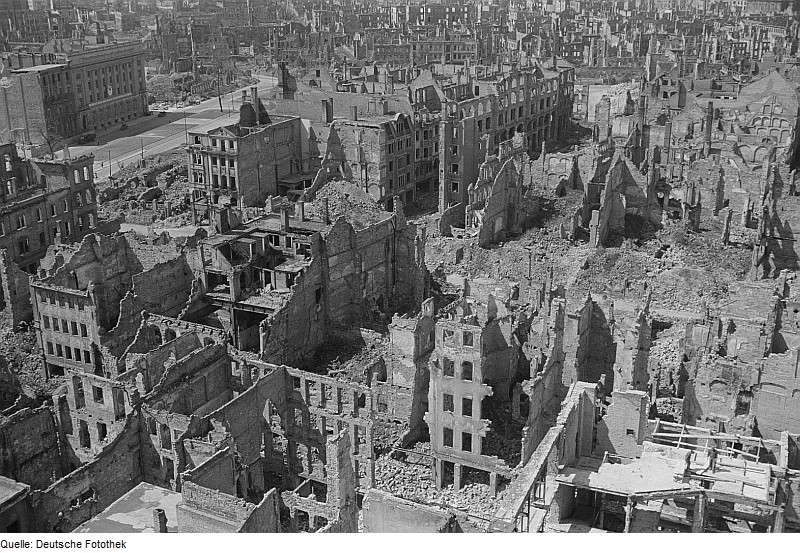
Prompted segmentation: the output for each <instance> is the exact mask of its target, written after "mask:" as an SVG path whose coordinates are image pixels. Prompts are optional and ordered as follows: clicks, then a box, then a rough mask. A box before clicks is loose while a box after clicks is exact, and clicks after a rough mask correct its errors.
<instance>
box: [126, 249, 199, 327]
mask: <svg viewBox="0 0 800 553" xmlns="http://www.w3.org/2000/svg"><path fill="white" fill-rule="evenodd" d="M193 282H194V273H193V272H192V270H191V268H190V267H189V264H188V263H187V262H186V258H185V257H184V256H180V257H177V258H174V259H170V260H167V261H163V262H161V263H158V264H156V265H155V266H154V267H153V268H152V269H150V270H148V271H144V272H141V273H139V274H137V275H134V276H133V293H134V294H136V296H137V297H138V298H139V301H140V302H141V304H142V305H143V306H144V307H143V308H144V309H146V310H147V311H149V312H150V313H157V314H159V315H165V316H167V317H177V316H178V315H180V313H181V311H183V309H184V308H185V307H186V302H187V301H188V300H189V294H190V291H191V289H192V283H193Z"/></svg>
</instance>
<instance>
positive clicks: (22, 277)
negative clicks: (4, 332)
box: [0, 249, 33, 327]
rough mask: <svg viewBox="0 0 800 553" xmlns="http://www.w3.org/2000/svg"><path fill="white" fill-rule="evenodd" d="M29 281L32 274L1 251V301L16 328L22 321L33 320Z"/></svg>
mask: <svg viewBox="0 0 800 553" xmlns="http://www.w3.org/2000/svg"><path fill="white" fill-rule="evenodd" d="M29 281H30V274H29V273H26V272H25V271H23V270H22V269H20V268H19V265H17V264H16V263H14V261H12V260H11V259H9V257H8V252H7V250H5V249H0V285H2V289H1V290H0V300H2V306H3V310H4V311H5V312H6V313H7V314H8V315H10V320H11V324H12V326H14V327H16V326H17V325H18V324H19V323H21V322H22V321H30V320H33V307H32V306H31V293H30V289H29V284H30V283H29Z"/></svg>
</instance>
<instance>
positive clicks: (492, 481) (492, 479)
mask: <svg viewBox="0 0 800 553" xmlns="http://www.w3.org/2000/svg"><path fill="white" fill-rule="evenodd" d="M489 493H491V494H492V497H497V473H496V472H490V473H489Z"/></svg>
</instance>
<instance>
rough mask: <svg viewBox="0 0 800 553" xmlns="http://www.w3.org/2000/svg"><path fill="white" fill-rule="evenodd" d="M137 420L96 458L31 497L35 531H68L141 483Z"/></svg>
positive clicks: (130, 419)
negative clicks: (34, 514)
mask: <svg viewBox="0 0 800 553" xmlns="http://www.w3.org/2000/svg"><path fill="white" fill-rule="evenodd" d="M139 462H140V461H139V417H138V414H136V412H134V413H132V414H131V415H129V416H128V419H127V421H126V424H125V428H124V429H123V431H122V432H120V434H119V435H118V436H117V437H116V438H115V439H114V441H112V442H111V443H110V444H109V445H108V447H106V448H105V449H104V450H103V451H102V452H101V453H100V454H98V455H97V457H96V458H95V459H94V460H93V461H91V462H89V463H87V464H85V465H82V466H80V467H78V468H77V469H76V470H74V471H73V472H71V473H69V474H68V475H66V476H64V477H63V478H61V479H60V480H58V481H57V482H55V483H54V484H52V485H51V486H50V487H48V488H47V489H45V490H42V491H36V492H33V494H32V500H31V502H32V505H33V508H34V512H35V513H36V530H37V531H38V532H70V531H72V530H74V529H75V528H76V527H77V526H78V525H80V524H82V523H83V522H86V521H87V520H89V519H90V518H91V517H93V516H94V515H96V514H97V513H99V512H101V511H103V510H105V509H106V508H108V506H109V505H111V504H112V503H113V502H114V501H116V500H117V499H119V498H120V497H122V495H124V494H126V493H127V492H129V491H130V490H132V489H133V488H134V487H135V486H136V485H137V484H139V483H140V482H141V481H142V469H141V466H140V464H139Z"/></svg>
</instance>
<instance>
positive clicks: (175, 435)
mask: <svg viewBox="0 0 800 553" xmlns="http://www.w3.org/2000/svg"><path fill="white" fill-rule="evenodd" d="M147 431H148V433H149V434H150V435H151V436H159V441H160V442H161V449H172V441H173V439H174V440H175V441H176V442H177V441H178V439H179V438H180V435H181V431H180V430H177V429H175V430H172V431H170V428H169V426H168V425H166V424H164V423H161V432H159V431H158V423H157V422H156V420H155V419H152V418H148V419H147Z"/></svg>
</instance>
